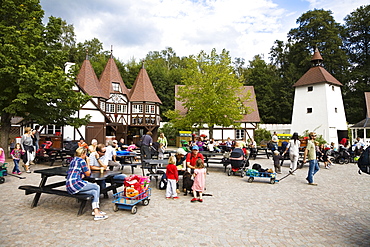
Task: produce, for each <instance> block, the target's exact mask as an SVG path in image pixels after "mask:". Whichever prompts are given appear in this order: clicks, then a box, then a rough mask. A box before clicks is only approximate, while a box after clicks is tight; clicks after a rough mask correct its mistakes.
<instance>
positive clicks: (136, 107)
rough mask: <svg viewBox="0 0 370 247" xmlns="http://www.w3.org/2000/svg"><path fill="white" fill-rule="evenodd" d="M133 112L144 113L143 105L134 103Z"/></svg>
mask: <svg viewBox="0 0 370 247" xmlns="http://www.w3.org/2000/svg"><path fill="white" fill-rule="evenodd" d="M132 108H133V110H132V112H133V113H143V105H133V106H132Z"/></svg>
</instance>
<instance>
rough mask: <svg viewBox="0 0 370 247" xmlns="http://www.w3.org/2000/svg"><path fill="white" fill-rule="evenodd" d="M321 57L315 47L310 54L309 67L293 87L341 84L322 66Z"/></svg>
mask: <svg viewBox="0 0 370 247" xmlns="http://www.w3.org/2000/svg"><path fill="white" fill-rule="evenodd" d="M322 61H323V59H322V57H321V54H320V52H319V50H318V49H317V48H316V50H315V53H314V54H313V56H312V59H311V62H312V64H313V67H311V68H310V69H309V70H308V71H307V72H306V73H305V74H304V75H303V76H302V77H301V78H300V79H299V80H298V81H297V82H296V83H295V84H294V85H293V87H300V86H307V85H312V84H317V83H329V84H333V85H337V86H343V85H342V83H340V82H339V81H338V80H337V79H335V78H334V76H332V75H331V74H330V73H329V72H328V71H327V70H326V69H324V67H322V65H321V64H322Z"/></svg>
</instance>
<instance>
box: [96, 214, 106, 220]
mask: <svg viewBox="0 0 370 247" xmlns="http://www.w3.org/2000/svg"><path fill="white" fill-rule="evenodd" d="M106 219H108V216H107V215H102V216H95V217H94V220H106Z"/></svg>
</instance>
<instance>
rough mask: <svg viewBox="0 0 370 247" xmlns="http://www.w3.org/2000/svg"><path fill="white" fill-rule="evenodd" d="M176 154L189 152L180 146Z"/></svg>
mask: <svg viewBox="0 0 370 247" xmlns="http://www.w3.org/2000/svg"><path fill="white" fill-rule="evenodd" d="M176 154H182V155H186V154H187V152H186V151H185V150H184V149H183V148H179V149H177V150H176Z"/></svg>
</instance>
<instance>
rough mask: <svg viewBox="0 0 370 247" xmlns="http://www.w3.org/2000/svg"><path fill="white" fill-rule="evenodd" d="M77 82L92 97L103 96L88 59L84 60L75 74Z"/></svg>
mask: <svg viewBox="0 0 370 247" xmlns="http://www.w3.org/2000/svg"><path fill="white" fill-rule="evenodd" d="M77 84H78V85H79V86H80V87H81V88H83V89H84V90H85V92H86V93H87V94H89V95H90V96H92V97H104V96H103V95H102V94H101V90H100V89H99V84H100V83H99V80H98V77H97V76H96V74H95V71H94V69H93V67H92V65H91V63H90V60H87V59H86V60H84V61H83V63H82V66H81V69H80V71H79V73H78V75H77Z"/></svg>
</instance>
